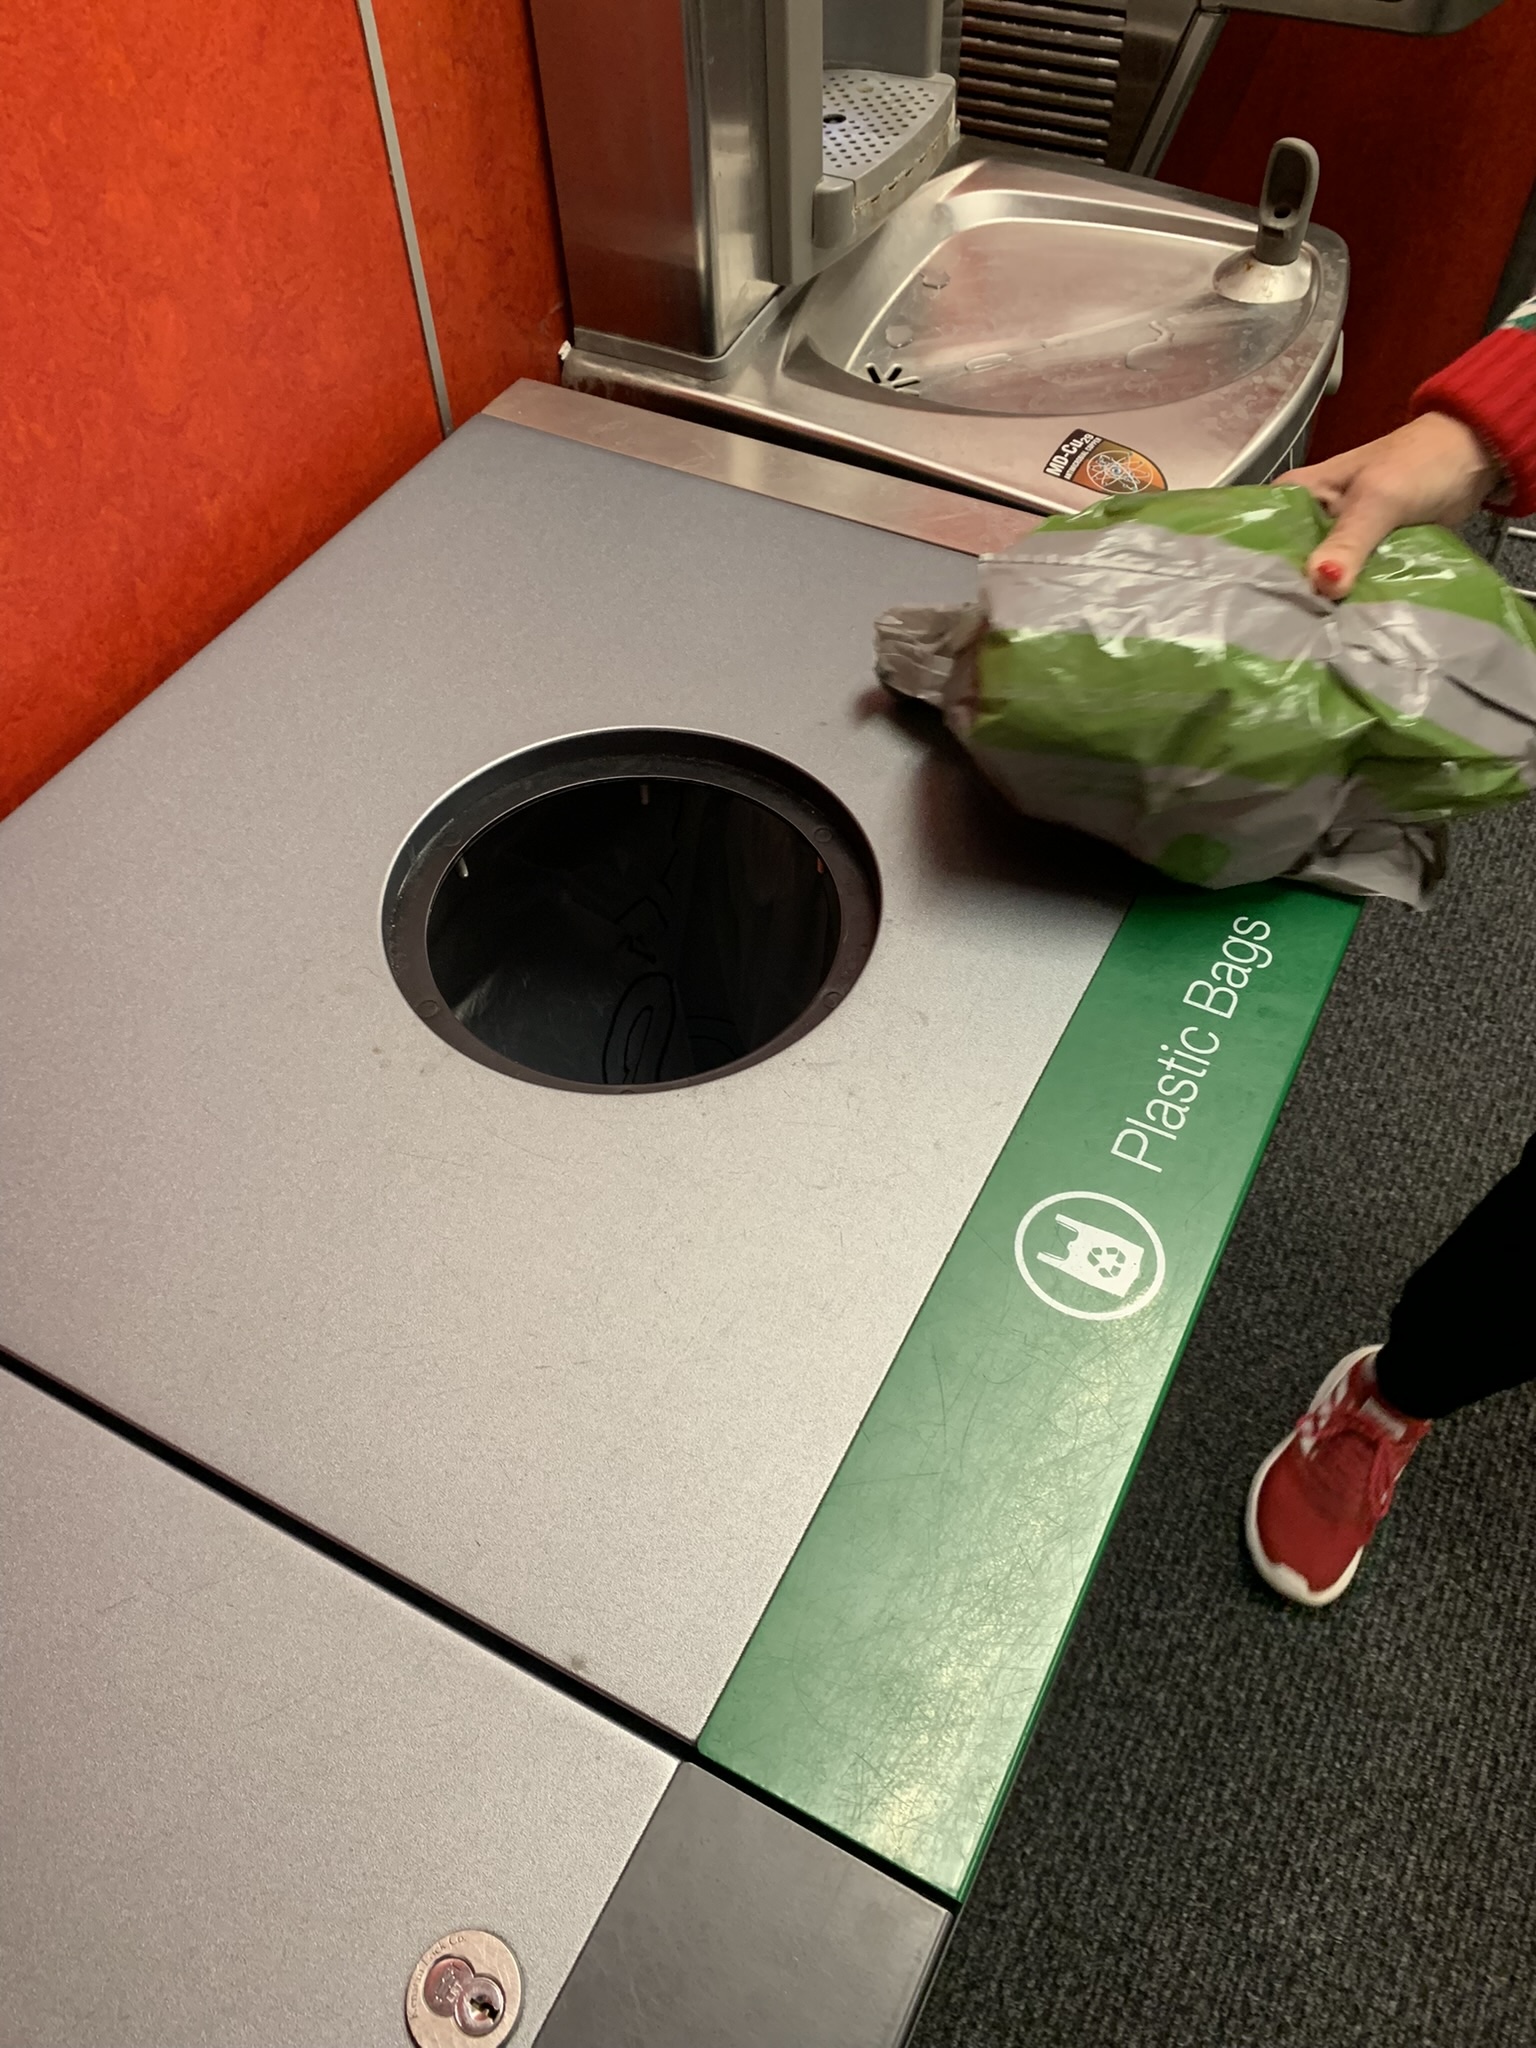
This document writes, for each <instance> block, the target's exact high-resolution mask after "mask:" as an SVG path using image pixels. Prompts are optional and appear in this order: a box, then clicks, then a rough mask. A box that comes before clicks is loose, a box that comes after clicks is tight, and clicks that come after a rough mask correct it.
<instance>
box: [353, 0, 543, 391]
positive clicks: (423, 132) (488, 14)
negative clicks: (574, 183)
mask: <svg viewBox="0 0 1536 2048" xmlns="http://www.w3.org/2000/svg"><path fill="white" fill-rule="evenodd" d="M374 14H375V17H376V18H377V21H378V25H379V41H380V44H381V46H382V48H383V51H384V64H385V69H386V71H387V73H388V76H389V95H390V103H391V105H392V106H393V107H394V110H395V125H396V127H397V128H398V129H399V131H400V153H401V155H402V157H403V158H404V160H405V172H406V178H407V180H408V182H409V184H410V189H411V212H412V215H413V216H414V218H415V222H416V233H417V237H418V239H419V240H420V243H421V260H422V268H423V269H424V270H425V272H426V277H427V291H428V295H429V297H430V299H431V301H432V313H433V318H434V321H435V323H436V327H437V340H438V347H439V349H440V350H441V352H442V358H443V369H444V374H445V376H446V379H447V384H448V396H449V400H450V402H451V404H452V408H453V416H454V419H455V420H464V419H467V418H468V417H469V415H470V414H471V413H474V412H478V411H479V410H480V408H481V407H482V406H484V405H487V404H489V403H490V401H491V399H493V398H494V397H495V396H496V394H497V392H498V391H504V390H505V389H506V387H507V385H509V384H510V383H512V382H513V381H514V380H515V379H516V378H518V377H544V378H548V379H551V380H553V379H555V378H557V377H558V375H559V368H560V365H559V349H560V344H561V342H563V341H564V340H565V339H566V337H567V335H568V333H569V331H570V330H569V325H568V321H567V315H566V305H565V283H564V277H563V273H562V270H561V263H560V242H559V230H558V227H557V225H556V220H555V205H554V193H553V189H552V187H551V183H550V174H549V162H548V157H547V153H546V150H545V145H544V122H543V113H542V109H541V107H540V104H539V94H538V82H537V72H536V70H535V66H534V55H533V36H532V32H531V30H530V27H529V22H528V15H527V11H526V8H525V7H524V5H523V4H522V0H374Z"/></svg>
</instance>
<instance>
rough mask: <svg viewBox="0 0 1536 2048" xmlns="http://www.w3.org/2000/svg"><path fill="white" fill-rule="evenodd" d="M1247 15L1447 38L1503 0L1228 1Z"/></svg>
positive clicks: (1478, 18)
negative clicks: (1274, 15) (1334, 23)
mask: <svg viewBox="0 0 1536 2048" xmlns="http://www.w3.org/2000/svg"><path fill="white" fill-rule="evenodd" d="M1228 4H1229V5H1231V6H1233V7H1234V8H1235V9H1237V10H1239V11H1241V12H1242V13H1244V14H1289V15H1292V16H1294V17H1295V18H1296V19H1297V20H1302V21H1333V22H1338V23H1340V24H1341V25H1343V26H1345V27H1349V28H1385V29H1392V30H1395V31H1396V32H1397V33H1398V34H1399V35H1410V36H1443V35H1448V34H1450V33H1451V32H1452V31H1453V30H1454V29H1458V28H1465V27H1467V25H1468V24H1469V23H1470V22H1474V21H1478V20H1480V19H1481V18H1482V16H1483V15H1485V14H1488V13H1491V12H1492V10H1493V9H1494V8H1495V7H1497V6H1498V4H1499V0H1228Z"/></svg>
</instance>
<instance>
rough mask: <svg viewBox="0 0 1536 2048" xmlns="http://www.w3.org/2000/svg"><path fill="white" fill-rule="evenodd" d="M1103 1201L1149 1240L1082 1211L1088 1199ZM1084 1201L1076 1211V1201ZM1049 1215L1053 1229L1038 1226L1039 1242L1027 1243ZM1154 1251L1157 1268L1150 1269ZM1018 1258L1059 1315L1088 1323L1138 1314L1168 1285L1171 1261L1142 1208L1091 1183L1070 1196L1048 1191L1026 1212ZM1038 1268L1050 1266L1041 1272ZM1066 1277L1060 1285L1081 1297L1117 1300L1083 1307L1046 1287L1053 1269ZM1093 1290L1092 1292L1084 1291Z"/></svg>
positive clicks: (1027, 1279) (1028, 1282) (1016, 1240)
mask: <svg viewBox="0 0 1536 2048" xmlns="http://www.w3.org/2000/svg"><path fill="white" fill-rule="evenodd" d="M1090 1202H1094V1203H1100V1204H1102V1205H1103V1206H1104V1207H1105V1208H1109V1209H1118V1210H1119V1211H1120V1213H1121V1215H1123V1216H1129V1217H1130V1219H1131V1221H1132V1222H1133V1223H1134V1224H1135V1225H1136V1227H1137V1229H1138V1231H1139V1232H1140V1233H1141V1236H1142V1239H1143V1241H1142V1242H1141V1243H1138V1242H1137V1241H1136V1239H1135V1238H1130V1237H1127V1236H1125V1235H1124V1233H1123V1231H1119V1230H1111V1229H1109V1228H1107V1227H1106V1226H1105V1225H1104V1224H1102V1223H1099V1222H1096V1221H1095V1220H1094V1217H1093V1215H1092V1213H1091V1212H1090V1213H1089V1214H1087V1215H1084V1214H1082V1213H1081V1211H1082V1208H1083V1206H1084V1205H1085V1204H1087V1203H1090ZM1073 1203H1076V1204H1077V1205H1078V1213H1076V1214H1074V1213H1073V1210H1072V1206H1071V1205H1072V1204H1073ZM1047 1214H1048V1215H1049V1227H1048V1230H1042V1231H1037V1232H1036V1233H1035V1239H1034V1242H1033V1243H1032V1244H1030V1245H1026V1243H1025V1239H1026V1237H1027V1236H1028V1235H1029V1228H1030V1225H1031V1224H1032V1223H1035V1222H1036V1221H1037V1219H1039V1218H1040V1217H1042V1216H1046V1215H1047ZM1149 1253H1150V1255H1151V1257H1150V1263H1151V1268H1152V1270H1151V1273H1150V1274H1148V1272H1147V1266H1148V1254H1149ZM1013 1257H1014V1263H1015V1264H1016V1265H1017V1267H1018V1269H1019V1271H1020V1273H1021V1274H1022V1275H1023V1277H1024V1284H1025V1286H1026V1287H1028V1288H1029V1289H1030V1291H1031V1292H1032V1293H1034V1294H1037V1295H1039V1297H1040V1299H1041V1300H1042V1301H1043V1302H1044V1303H1045V1304H1046V1306H1047V1307H1048V1308H1053V1309H1055V1310H1056V1311H1057V1312H1058V1314H1060V1315H1064V1316H1074V1317H1076V1319H1077V1320H1078V1321H1079V1322H1083V1323H1112V1322H1115V1321H1117V1320H1118V1318H1119V1317H1121V1316H1133V1315H1135V1314H1136V1313H1137V1311H1138V1310H1140V1309H1144V1308H1145V1307H1146V1305H1147V1303H1148V1302H1149V1301H1151V1299H1152V1298H1153V1296H1154V1295H1155V1294H1156V1293H1157V1291H1158V1289H1159V1288H1160V1287H1161V1286H1162V1284H1163V1275H1164V1273H1165V1272H1166V1271H1167V1266H1168V1262H1167V1260H1166V1259H1165V1258H1164V1256H1163V1241H1162V1239H1161V1238H1160V1237H1159V1236H1158V1234H1157V1232H1156V1231H1155V1230H1154V1229H1153V1228H1152V1226H1151V1224H1150V1223H1149V1222H1148V1221H1147V1219H1146V1217H1145V1216H1143V1215H1142V1213H1141V1211H1140V1210H1139V1209H1133V1208H1132V1207H1131V1205H1130V1203H1129V1202H1122V1201H1121V1200H1120V1199H1119V1197H1118V1196H1116V1195H1100V1194H1095V1193H1094V1192H1093V1190H1092V1189H1090V1188H1073V1189H1071V1190H1070V1191H1069V1192H1068V1193H1066V1194H1064V1195H1047V1196H1046V1198H1045V1200H1044V1201H1043V1202H1036V1204H1035V1206H1034V1207H1033V1209H1031V1210H1030V1211H1029V1213H1028V1214H1027V1215H1026V1216H1025V1217H1024V1219H1023V1221H1022V1222H1021V1223H1020V1224H1019V1227H1018V1229H1017V1230H1016V1231H1015V1232H1014V1236H1013ZM1038 1267H1043V1268H1045V1269H1046V1270H1045V1272H1044V1273H1041V1272H1038V1271H1037V1270H1036V1268H1038ZM1053 1271H1054V1272H1059V1273H1062V1274H1064V1275H1065V1276H1066V1278H1065V1281H1064V1282H1058V1283H1057V1284H1058V1285H1059V1286H1064V1287H1068V1286H1069V1287H1071V1288H1073V1289H1074V1290H1075V1291H1076V1292H1077V1293H1078V1295H1079V1297H1080V1298H1086V1299H1088V1300H1092V1299H1093V1296H1094V1295H1095V1294H1097V1295H1099V1296H1102V1297H1104V1298H1106V1299H1107V1300H1109V1301H1112V1302H1113V1303H1114V1304H1115V1305H1114V1306H1113V1307H1106V1308H1082V1307H1079V1306H1077V1305H1075V1304H1074V1302H1072V1301H1070V1300H1069V1301H1063V1300H1062V1299H1061V1296H1060V1295H1059V1294H1052V1293H1051V1292H1050V1290H1049V1289H1048V1288H1047V1286H1046V1284H1045V1283H1046V1279H1047V1278H1048V1277H1049V1275H1050V1273H1051V1272H1053ZM1084 1289H1089V1290H1092V1291H1091V1292H1090V1293H1088V1294H1087V1295H1086V1296H1084V1295H1083V1292H1082V1291H1083V1290H1084Z"/></svg>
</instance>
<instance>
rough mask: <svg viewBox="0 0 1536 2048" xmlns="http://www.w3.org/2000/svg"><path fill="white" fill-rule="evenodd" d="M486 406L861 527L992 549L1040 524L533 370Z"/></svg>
mask: <svg viewBox="0 0 1536 2048" xmlns="http://www.w3.org/2000/svg"><path fill="white" fill-rule="evenodd" d="M486 411H487V412H488V413H490V414H491V415H492V416H493V418H495V419H501V420H511V421H512V422H513V423H514V425H517V426H523V427H537V428H538V429H539V431H540V432H541V433H545V434H561V435H563V436H565V437H566V438H567V439H568V440H572V441H585V442H586V443H587V445H588V446H589V447H592V448H608V449H611V450H612V451H613V453H614V454H616V455H633V456H636V457H638V458H639V459H640V460H641V461H643V462H655V463H659V464H660V465H661V466H662V468H664V469H680V470H682V471H684V472H685V473H686V474H687V475H689V476H698V477H708V478H710V479H712V480H713V481H714V482H715V483H721V484H731V485H733V486H734V487H735V488H736V489H737V490H739V491H756V492H759V493H760V494H761V495H762V496H763V497H765V498H777V499H778V500H779V502H780V503H781V504H786V505H803V506H805V507H806V509H807V510H808V511H812V512H831V513H835V514H836V516H837V517H838V518H839V519H855V520H857V521H858V522H859V524H860V525H862V526H878V527H880V528H882V529H883V530H884V531H885V532H886V533H901V534H905V535H906V536H907V537H908V538H909V539H911V540H924V541H928V542H929V543H931V545H933V546H934V547H940V548H954V549H956V550H958V551H959V552H960V553H961V554H967V555H991V554H997V553H999V552H1000V551H1001V550H1002V549H1003V548H1005V547H1008V546H1009V545H1011V543H1012V542H1014V541H1016V540H1019V539H1021V538H1022V537H1023V536H1024V535H1025V534H1026V533H1029V532H1031V531H1032V530H1033V529H1034V528H1035V527H1036V526H1038V525H1039V524H1040V516H1039V515H1038V514H1037V513H1032V512H1021V511H1018V510H1016V509H1015V508H1014V507H1013V506H1011V505H993V504H989V503H988V501H987V500H986V499H985V498H966V497H962V496H961V495H960V493H959V492H958V491H941V490H936V489H935V488H934V486H933V485H932V484H920V483H915V482H913V481H912V480H911V479H910V478H908V477H900V476H883V475H881V473H880V472H879V471H878V470H872V469H860V468H858V467H856V465H855V464H853V463H851V462H834V461H832V460H831V458H830V457H828V456H825V455H806V454H804V453H803V452H802V451H801V450H800V449H798V448H781V447H780V446H779V445H778V444H777V442H774V441H754V440H750V439H749V438H748V437H747V436H746V435H745V434H727V433H724V432H722V431H721V429H720V428H719V427H706V426H700V425H698V424H697V423H696V422H695V421H693V420H683V419H678V418H677V417H676V416H675V415H674V414H672V413H664V412H647V411H644V410H642V409H641V408H640V407H639V406H634V405H618V404H615V403H614V401H613V400H612V399H608V398H596V397H594V396H593V395H592V394H591V393H590V392H587V391H568V390H566V389H565V388H564V387H563V386H561V385H558V384H540V383H537V382H536V381H535V380H534V379H533V378H531V377H525V378H523V379H522V380H521V381H520V382H519V383H516V384H514V385H512V386H511V387H510V388H509V389H508V390H506V391H504V392H503V393H502V394H501V396H500V397H499V398H497V399H493V400H492V402H491V403H490V404H489V405H488V406H487V407H486Z"/></svg>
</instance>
